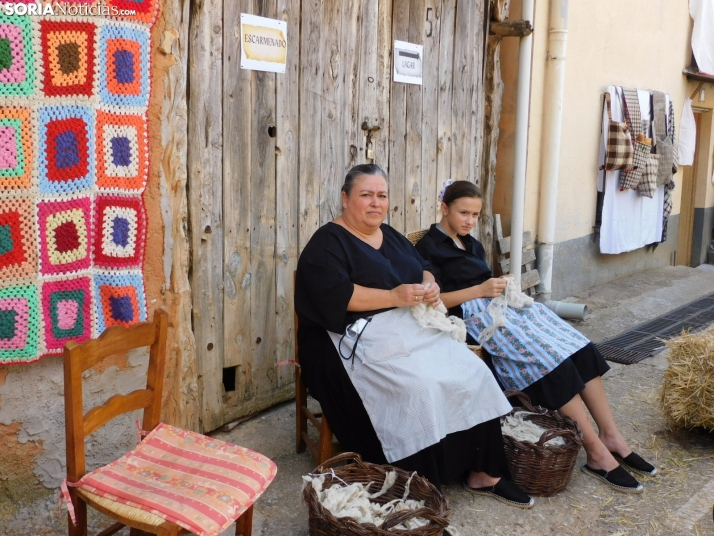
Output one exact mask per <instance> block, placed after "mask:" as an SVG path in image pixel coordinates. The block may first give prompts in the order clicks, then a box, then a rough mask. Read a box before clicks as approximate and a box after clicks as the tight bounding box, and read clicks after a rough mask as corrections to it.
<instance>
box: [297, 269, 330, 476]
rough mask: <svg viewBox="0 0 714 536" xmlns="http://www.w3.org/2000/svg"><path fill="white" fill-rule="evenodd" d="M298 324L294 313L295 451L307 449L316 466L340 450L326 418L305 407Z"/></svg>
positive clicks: (305, 394) (305, 396)
mask: <svg viewBox="0 0 714 536" xmlns="http://www.w3.org/2000/svg"><path fill="white" fill-rule="evenodd" d="M295 275H297V272H295V274H294V275H293V282H294V281H295ZM298 323H299V321H298V315H297V312H295V324H294V326H295V331H294V332H293V333H294V334H295V363H296V364H297V367H296V368H295V419H296V422H295V430H296V438H295V439H296V443H295V451H296V452H297V453H298V454H300V453H303V452H305V448H308V449H309V450H310V452H311V453H312V456H313V458H315V461H316V462H317V465H321V464H322V463H323V462H324V461H325V460H327V459H329V458H331V457H332V456H333V455H334V454H336V453H337V452H339V450H340V448H339V444H337V443H333V441H332V428H330V423H328V422H327V417H325V415H324V414H323V413H322V412H314V413H313V412H312V411H310V410H309V409H308V407H307V387H305V384H304V383H302V378H301V377H300V374H301V372H302V369H301V368H300V354H299V351H298V339H297V333H298ZM308 422H310V423H312V425H313V426H314V427H315V428H316V429H317V433H318V437H317V441H315V440H313V439H312V438H311V437H310V434H309V433H308V427H307V423H308Z"/></svg>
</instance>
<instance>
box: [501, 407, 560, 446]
mask: <svg viewBox="0 0 714 536" xmlns="http://www.w3.org/2000/svg"><path fill="white" fill-rule="evenodd" d="M529 415H537V413H533V412H530V411H516V412H515V413H514V414H513V415H508V416H507V417H505V418H504V419H502V421H501V432H502V433H503V435H508V436H511V437H512V438H514V439H516V440H518V441H530V442H531V443H538V440H539V439H540V436H542V435H543V432H545V428H543V427H542V426H539V425H537V424H536V423H534V422H533V421H528V420H526V417H528V416H529ZM544 445H552V446H554V447H564V446H565V440H564V439H563V438H562V437H556V438H553V439H550V440H548V441H546V442H545V443H544Z"/></svg>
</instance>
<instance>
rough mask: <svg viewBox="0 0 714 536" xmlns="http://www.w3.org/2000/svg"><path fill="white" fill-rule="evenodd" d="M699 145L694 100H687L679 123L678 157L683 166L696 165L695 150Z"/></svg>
mask: <svg viewBox="0 0 714 536" xmlns="http://www.w3.org/2000/svg"><path fill="white" fill-rule="evenodd" d="M696 144H697V125H696V123H695V122H694V112H693V111H692V99H685V100H684V105H683V106H682V119H681V120H680V121H679V148H678V149H677V155H678V160H679V163H680V164H681V165H682V166H691V165H693V164H694V149H695V147H696Z"/></svg>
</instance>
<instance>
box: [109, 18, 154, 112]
mask: <svg viewBox="0 0 714 536" xmlns="http://www.w3.org/2000/svg"><path fill="white" fill-rule="evenodd" d="M148 59H149V32H148V31H144V30H141V29H138V28H134V27H130V26H123V25H119V24H107V25H104V26H102V29H101V31H100V34H99V60H98V61H99V81H98V84H99V87H98V90H99V98H100V99H101V101H102V103H104V104H106V105H111V106H122V107H126V106H135V107H145V106H147V105H148V102H149V61H148Z"/></svg>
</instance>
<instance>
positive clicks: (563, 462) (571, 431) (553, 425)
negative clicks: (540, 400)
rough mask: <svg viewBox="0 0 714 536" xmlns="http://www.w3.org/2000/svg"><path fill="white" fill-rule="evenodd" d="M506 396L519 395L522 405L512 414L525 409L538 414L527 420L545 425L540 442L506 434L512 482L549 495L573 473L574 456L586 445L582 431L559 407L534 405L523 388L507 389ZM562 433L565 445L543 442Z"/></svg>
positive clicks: (528, 491)
mask: <svg viewBox="0 0 714 536" xmlns="http://www.w3.org/2000/svg"><path fill="white" fill-rule="evenodd" d="M504 394H505V395H506V396H507V397H509V398H510V397H514V396H515V397H517V398H518V399H519V400H520V401H521V404H522V406H523V407H522V408H519V407H516V408H514V409H513V411H512V412H511V413H509V415H512V414H513V413H515V412H516V411H518V410H521V409H524V410H526V411H530V412H533V413H537V414H538V415H534V416H532V417H528V420H530V421H532V422H534V423H536V424H538V425H539V426H541V427H543V428H545V432H543V435H541V436H540V439H539V440H538V442H537V443H535V444H534V443H531V442H530V441H518V440H516V439H514V438H513V437H511V436H508V435H504V436H503V446H504V449H505V451H506V458H507V459H508V467H509V469H510V470H511V476H512V479H513V482H515V483H516V484H518V486H519V487H520V488H521V489H522V490H523V491H525V492H527V493H529V494H530V495H536V496H540V497H549V496H551V495H555V494H556V493H559V492H561V491H563V490H564V489H565V487H566V486H567V485H568V482H570V477H571V476H572V474H573V468H574V467H575V460H576V458H577V457H578V453H579V452H580V447H582V445H583V433H582V432H581V431H580V428H579V427H578V424H577V423H576V422H575V421H574V420H573V419H571V418H570V417H566V416H565V415H563V414H562V413H560V412H559V411H551V410H547V409H543V408H542V407H540V406H538V407H537V408H536V407H533V405H532V404H531V402H530V398H529V397H528V395H526V394H525V393H522V392H521V391H506V392H505V393H504ZM556 437H562V438H563V439H564V440H565V442H566V444H565V446H564V447H557V446H554V445H544V443H545V442H546V441H549V440H550V439H553V438H556Z"/></svg>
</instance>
